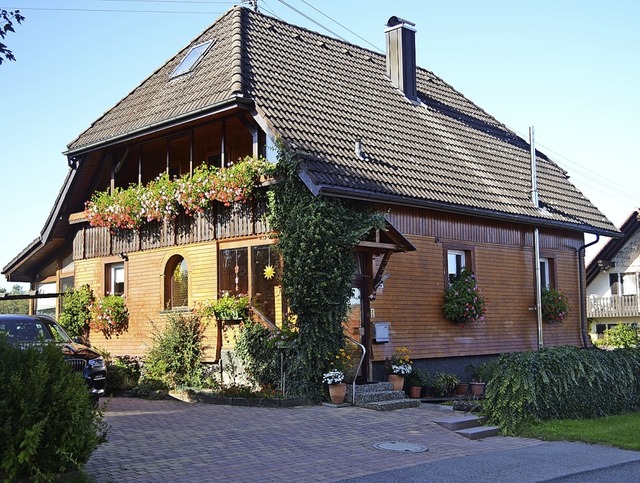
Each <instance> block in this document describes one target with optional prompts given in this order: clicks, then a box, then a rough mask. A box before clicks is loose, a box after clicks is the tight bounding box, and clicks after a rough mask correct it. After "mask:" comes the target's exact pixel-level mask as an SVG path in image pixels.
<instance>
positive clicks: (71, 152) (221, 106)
mask: <svg viewBox="0 0 640 483" xmlns="http://www.w3.org/2000/svg"><path fill="white" fill-rule="evenodd" d="M252 106H253V99H249V98H246V97H243V96H242V95H241V94H236V95H235V96H233V97H230V98H228V99H225V100H222V101H219V102H216V103H215V104H210V105H208V106H205V107H203V108H201V109H198V110H196V111H190V112H188V113H185V114H181V115H179V116H174V117H172V118H169V119H165V120H163V121H160V122H157V123H155V124H149V125H147V126H144V127H141V128H139V129H135V130H133V131H127V132H126V133H122V134H119V135H117V136H113V137H110V138H108V139H102V140H100V141H97V142H95V143H92V144H86V145H83V146H80V147H78V148H72V149H68V150H67V151H64V152H63V153H62V154H64V155H65V156H79V155H81V154H84V153H86V152H88V151H93V150H95V149H99V148H103V147H106V146H109V145H112V144H116V143H119V142H122V141H129V140H133V139H136V138H139V137H142V136H146V135H148V134H153V133H154V132H158V131H161V130H164V129H167V128H170V127H173V126H175V125H178V124H183V123H185V122H190V121H197V120H198V119H202V118H205V117H207V116H210V115H212V114H218V113H221V112H224V111H229V110H232V109H236V108H238V109H250V108H251V107H252Z"/></svg>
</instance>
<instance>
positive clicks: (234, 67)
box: [229, 6, 247, 95]
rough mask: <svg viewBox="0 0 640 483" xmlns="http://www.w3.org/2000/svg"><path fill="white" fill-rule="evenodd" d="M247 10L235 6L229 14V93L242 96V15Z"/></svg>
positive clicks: (243, 20)
mask: <svg viewBox="0 0 640 483" xmlns="http://www.w3.org/2000/svg"><path fill="white" fill-rule="evenodd" d="M244 11H247V8H243V7H239V6H235V7H233V8H232V9H231V10H230V11H229V12H231V13H232V14H233V18H232V19H231V30H232V31H233V34H232V40H231V43H232V47H231V57H232V60H231V92H232V93H239V94H240V95H242V94H244V89H243V87H244V83H243V79H242V60H243V59H242V57H243V54H242V49H243V43H244V22H245V19H244V17H245V16H244V14H243V12H244Z"/></svg>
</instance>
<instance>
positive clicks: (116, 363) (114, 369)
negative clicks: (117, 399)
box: [107, 356, 141, 395]
mask: <svg viewBox="0 0 640 483" xmlns="http://www.w3.org/2000/svg"><path fill="white" fill-rule="evenodd" d="M140 369H141V362H140V360H139V359H138V358H137V357H131V356H118V357H114V358H113V359H112V360H111V361H110V362H109V367H108V374H109V384H107V392H108V394H110V395H111V394H118V393H120V392H122V391H128V390H130V389H133V388H134V387H136V386H137V385H138V382H139V380H140V372H141V371H140Z"/></svg>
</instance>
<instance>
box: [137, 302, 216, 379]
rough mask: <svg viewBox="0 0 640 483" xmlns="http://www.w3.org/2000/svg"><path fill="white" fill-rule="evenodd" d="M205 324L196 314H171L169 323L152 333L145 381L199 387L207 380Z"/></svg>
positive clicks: (168, 319) (147, 355)
mask: <svg viewBox="0 0 640 483" xmlns="http://www.w3.org/2000/svg"><path fill="white" fill-rule="evenodd" d="M204 329H205V324H204V322H203V321H202V318H201V317H200V315H199V314H197V313H184V314H183V313H172V314H170V315H169V316H168V318H167V325H166V326H165V328H164V330H163V331H162V332H160V333H159V334H156V335H154V336H153V344H152V346H151V348H150V349H149V351H148V352H147V354H146V357H145V362H144V368H143V374H142V379H143V381H142V382H143V383H145V384H149V383H156V382H161V383H162V384H164V385H165V386H167V387H171V388H174V387H176V386H190V387H200V386H202V384H203V382H204V367H203V363H202V361H203V358H204V352H205V349H206V347H205V346H204V344H203V339H204Z"/></svg>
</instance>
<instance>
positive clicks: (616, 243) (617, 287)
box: [586, 210, 640, 339]
mask: <svg viewBox="0 0 640 483" xmlns="http://www.w3.org/2000/svg"><path fill="white" fill-rule="evenodd" d="M620 231H621V232H622V234H623V236H622V238H617V239H612V240H609V241H608V242H607V244H606V245H604V246H603V247H602V249H601V250H600V252H598V254H597V255H596V256H595V257H594V258H593V260H591V262H590V263H589V265H587V279H586V280H587V317H588V318H589V322H590V334H591V338H592V339H599V338H601V337H602V336H603V334H604V331H605V330H607V329H610V328H611V327H613V326H615V325H618V324H621V323H623V324H634V323H635V324H640V210H637V211H635V212H633V213H631V215H629V218H627V220H626V221H625V222H624V223H623V224H622V227H620Z"/></svg>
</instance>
